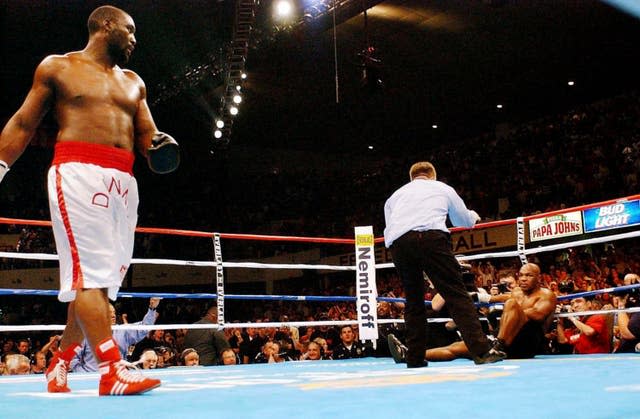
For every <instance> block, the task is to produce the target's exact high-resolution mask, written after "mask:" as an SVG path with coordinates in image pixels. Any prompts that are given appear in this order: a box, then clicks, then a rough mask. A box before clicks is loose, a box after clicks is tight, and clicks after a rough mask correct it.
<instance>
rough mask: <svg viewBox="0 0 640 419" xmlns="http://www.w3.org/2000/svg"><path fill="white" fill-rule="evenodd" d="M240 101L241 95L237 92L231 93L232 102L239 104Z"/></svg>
mask: <svg viewBox="0 0 640 419" xmlns="http://www.w3.org/2000/svg"><path fill="white" fill-rule="evenodd" d="M240 102H242V96H240V95H239V94H235V95H233V103H235V104H236V105H237V104H240Z"/></svg>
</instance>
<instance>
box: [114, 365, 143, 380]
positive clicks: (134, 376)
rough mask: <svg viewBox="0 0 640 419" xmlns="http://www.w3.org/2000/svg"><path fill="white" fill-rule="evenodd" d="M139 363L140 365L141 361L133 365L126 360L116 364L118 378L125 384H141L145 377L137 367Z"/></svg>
mask: <svg viewBox="0 0 640 419" xmlns="http://www.w3.org/2000/svg"><path fill="white" fill-rule="evenodd" d="M138 363H140V361H138V362H134V363H131V362H127V361H125V360H124V359H121V360H120V361H118V362H116V364H115V365H114V367H115V368H116V376H117V377H118V380H120V381H122V382H124V383H139V382H140V381H143V380H144V376H143V375H142V372H140V369H139V368H138V366H137V364H138Z"/></svg>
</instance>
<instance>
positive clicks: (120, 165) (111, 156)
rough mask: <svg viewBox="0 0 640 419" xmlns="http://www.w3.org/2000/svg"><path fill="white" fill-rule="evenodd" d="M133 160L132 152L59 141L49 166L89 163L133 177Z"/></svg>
mask: <svg viewBox="0 0 640 419" xmlns="http://www.w3.org/2000/svg"><path fill="white" fill-rule="evenodd" d="M134 159H135V155H134V154H133V152H132V151H129V150H124V149H122V148H117V147H112V146H108V145H103V144H94V143H87V142H83V141H59V142H57V143H56V147H55V153H54V155H53V162H52V163H51V165H56V164H61V163H89V164H95V165H97V166H101V167H105V168H109V169H116V170H120V171H121V172H126V173H129V174H130V175H133V160H134Z"/></svg>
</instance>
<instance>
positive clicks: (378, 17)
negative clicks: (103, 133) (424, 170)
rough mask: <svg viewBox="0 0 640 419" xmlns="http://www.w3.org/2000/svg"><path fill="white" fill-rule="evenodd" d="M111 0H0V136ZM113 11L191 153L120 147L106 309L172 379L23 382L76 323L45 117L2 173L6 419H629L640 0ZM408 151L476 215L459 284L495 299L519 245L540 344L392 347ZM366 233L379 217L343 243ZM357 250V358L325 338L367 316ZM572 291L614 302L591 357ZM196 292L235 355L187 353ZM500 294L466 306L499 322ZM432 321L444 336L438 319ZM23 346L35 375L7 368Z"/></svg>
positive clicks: (594, 303)
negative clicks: (530, 276) (431, 355)
mask: <svg viewBox="0 0 640 419" xmlns="http://www.w3.org/2000/svg"><path fill="white" fill-rule="evenodd" d="M103 4H104V2H98V1H93V0H87V1H80V0H65V1H53V0H49V1H45V0H25V1H10V0H0V31H1V32H0V33H1V38H0V44H1V45H2V48H1V49H0V54H1V58H0V59H1V62H2V65H1V66H0V91H1V93H2V101H0V122H2V126H4V125H5V124H6V122H7V121H8V120H9V118H11V116H12V115H13V114H14V113H15V112H16V110H17V109H18V108H19V107H20V105H21V104H22V102H23V100H24V98H25V96H26V94H27V92H28V91H29V88H30V86H31V83H32V80H33V72H34V70H35V68H36V67H37V65H38V64H39V63H40V62H41V61H42V60H43V59H44V58H45V57H46V56H48V55H50V54H63V53H66V52H69V51H76V50H81V49H82V48H84V46H85V44H86V41H87V29H86V20H87V17H88V15H89V14H90V13H91V11H92V10H94V9H95V8H96V7H98V6H100V5H103ZM110 4H112V5H114V6H117V7H120V8H122V9H123V10H125V11H126V12H127V13H129V14H130V15H131V16H132V17H133V19H134V21H135V23H136V28H137V29H136V38H137V46H136V49H135V51H134V53H133V56H132V59H131V61H130V62H129V63H128V65H127V67H128V68H130V69H132V70H134V71H135V72H136V73H137V74H139V75H140V77H141V78H142V79H143V80H144V81H145V84H146V88H147V94H148V103H149V106H150V109H151V112H152V114H153V116H154V119H155V122H156V124H157V125H158V127H159V129H161V130H162V131H165V132H168V133H170V134H171V135H173V136H174V137H175V138H176V140H177V141H178V142H179V143H180V146H181V153H182V163H181V165H180V167H179V168H178V170H177V171H176V172H174V173H171V174H167V175H157V174H154V173H152V172H151V171H150V170H149V169H148V167H147V165H146V162H145V160H144V159H143V158H142V157H140V156H138V158H137V160H136V163H135V166H134V173H135V175H136V178H137V179H138V183H139V185H140V206H139V211H138V212H139V219H138V226H139V229H138V231H137V234H136V242H135V250H134V261H133V264H132V265H131V267H130V269H129V271H128V273H127V274H126V277H125V279H124V282H123V287H122V289H121V295H120V298H118V300H117V301H115V302H114V307H115V310H116V313H117V323H118V326H116V328H122V329H132V330H142V331H144V333H146V332H148V334H147V336H146V337H144V340H142V338H141V343H142V342H144V343H143V346H144V345H146V348H151V349H153V352H155V354H156V356H157V357H158V359H159V360H158V364H157V366H156V367H157V368H155V369H152V370H151V371H149V370H146V369H145V368H146V367H147V366H148V365H147V364H145V363H142V362H141V363H140V364H139V366H140V368H141V369H142V374H145V375H149V376H153V377H158V378H161V379H162V380H163V384H162V386H161V387H160V388H158V389H157V390H154V391H152V392H150V393H147V394H145V395H143V396H139V397H132V398H124V400H123V399H122V398H100V397H98V394H97V391H96V386H95V384H96V383H97V381H98V374H97V373H90V372H73V373H70V374H69V384H70V387H71V388H72V390H73V391H72V392H71V393H69V394H48V393H47V392H46V383H45V379H44V377H43V376H42V374H40V375H38V373H41V372H42V368H41V365H40V364H39V362H44V363H45V365H46V362H48V361H49V360H50V359H51V355H52V351H53V350H54V348H55V344H56V342H57V338H56V336H58V335H59V334H60V333H61V331H62V329H63V325H64V323H65V318H66V306H65V305H64V304H62V303H60V302H59V301H58V300H57V299H56V295H57V289H58V263H57V256H56V249H55V244H54V241H53V236H52V232H51V228H50V224H49V223H48V220H49V206H48V201H47V190H46V181H45V179H46V173H47V170H48V168H49V165H50V163H51V159H52V156H53V144H54V142H55V132H56V122H55V120H54V119H53V118H52V117H51V116H50V115H48V116H47V117H45V119H44V120H43V121H42V123H41V125H40V127H39V128H38V131H37V133H36V135H35V136H34V138H33V139H32V141H31V143H30V145H29V146H28V147H27V149H26V150H25V152H24V154H23V155H22V157H21V158H20V159H19V160H18V161H17V162H16V163H15V164H14V165H13V166H12V168H11V171H10V172H8V174H7V175H6V176H5V178H4V180H3V181H2V183H1V184H0V343H1V344H2V346H1V347H0V354H1V356H2V359H1V360H0V374H1V375H2V376H0V400H2V403H1V404H0V417H5V416H6V417H9V416H10V415H11V416H15V415H22V416H24V417H44V416H49V415H54V416H61V415H64V416H65V417H79V418H80V417H87V416H89V415H94V416H96V417H100V418H102V417H105V418H106V417H109V418H111V417H139V416H141V415H143V414H146V413H149V412H153V415H154V416H156V417H187V416H189V417H194V418H199V417H205V416H211V415H222V416H225V417H239V418H244V417H277V416H279V417H281V416H283V415H287V416H290V415H294V416H298V415H304V416H306V417H330V416H331V417H358V418H360V417H362V418H368V417H385V416H406V417H432V416H433V417H435V416H443V417H460V418H467V417H478V418H481V417H482V418H484V417H487V418H489V417H491V418H495V417H499V418H500V417H509V418H511V417H515V418H547V417H549V418H550V417H560V416H568V415H575V414H576V412H579V415H580V416H581V417H584V418H634V417H640V409H639V408H638V407H637V399H638V393H639V391H640V378H638V377H640V357H639V356H640V355H638V352H639V351H640V347H639V346H637V343H638V339H639V338H640V330H637V329H634V327H636V328H637V327H638V317H639V316H640V314H638V311H639V309H638V308H637V305H638V293H639V290H640V281H639V280H638V275H637V274H640V253H639V251H640V241H639V240H638V236H640V229H639V228H638V226H639V225H640V195H639V194H640V188H639V186H638V176H639V173H640V78H639V77H638V68H639V66H638V64H640V58H639V55H638V41H639V40H640V5H639V4H638V2H637V1H634V0H602V1H601V0H580V1H571V0H552V1H551V0H550V1H546V0H476V1H472V0H386V1H380V0H291V1H286V0H264V1H258V0H237V1H233V0H188V1H177V0H138V1H112V2H110ZM285 12H288V14H285ZM423 160H426V161H431V162H432V163H433V164H434V165H435V167H436V168H437V172H438V179H439V180H442V181H444V182H445V183H447V184H449V185H451V186H452V187H453V188H454V189H455V190H456V191H457V192H458V194H459V195H460V196H461V197H462V198H463V199H464V201H465V203H466V204H467V206H468V207H469V208H470V209H474V210H476V211H477V212H478V213H479V214H480V216H481V217H482V220H481V222H480V225H479V226H476V227H475V228H473V229H470V230H469V229H466V230H465V229H453V230H452V239H453V240H452V241H453V251H454V253H455V254H456V255H457V256H458V258H459V259H460V260H461V261H465V262H466V263H467V264H468V265H469V267H468V268H467V269H468V271H469V273H470V274H471V275H472V277H473V278H474V280H475V286H476V287H481V288H484V289H485V290H486V291H487V292H495V293H497V294H500V293H505V292H506V291H507V288H508V281H507V280H506V279H505V278H509V277H510V276H511V277H512V278H515V276H514V275H515V274H516V272H517V271H518V269H519V268H520V266H521V265H522V263H523V262H525V261H529V262H535V263H537V264H538V265H539V266H540V268H541V276H540V281H541V286H543V287H546V288H549V289H551V290H552V291H553V292H554V293H555V294H556V295H557V297H558V307H557V313H556V316H555V321H554V324H553V325H551V326H550V328H549V330H547V334H546V335H545V339H546V340H545V343H544V348H541V350H540V354H539V355H537V356H536V357H535V358H534V359H529V360H510V359H509V360H505V361H503V362H500V363H496V364H491V365H486V366H485V365H474V363H473V362H472V361H469V360H467V359H457V360H454V361H450V362H431V363H430V364H429V367H428V368H421V369H417V370H416V369H412V370H409V369H407V368H405V365H402V364H399V365H396V364H395V363H394V361H393V359H392V358H391V355H390V352H389V349H388V348H387V340H386V336H387V335H388V334H389V333H391V332H393V333H395V334H397V335H398V336H400V337H402V336H403V327H404V326H403V320H402V318H403V312H402V308H403V305H402V302H403V301H404V300H403V297H404V293H403V289H402V285H401V282H400V279H399V277H398V275H397V273H396V270H395V269H394V268H393V264H392V260H391V255H390V252H389V250H388V249H386V248H385V247H384V243H383V242H382V235H383V230H384V227H385V223H384V213H383V206H384V203H385V201H386V199H387V198H388V197H389V196H390V195H391V194H392V193H393V192H394V191H395V190H396V189H398V188H399V187H400V186H401V185H403V184H405V183H406V182H407V181H408V171H409V167H410V166H411V164H412V163H414V162H416V161H423ZM358 226H372V230H371V232H372V234H370V235H365V236H366V237H365V236H362V235H360V234H359V235H354V228H355V227H358ZM363 237H365V239H363ZM362 240H364V241H362ZM365 242H366V243H368V244H370V245H371V246H373V248H372V249H373V252H372V254H373V255H375V264H374V265H375V267H372V269H373V271H372V272H373V273H371V274H370V276H369V278H375V281H371V286H372V287H373V288H375V292H376V293H377V296H378V303H377V321H378V327H377V329H378V330H377V332H378V338H377V340H376V339H372V341H368V342H367V343H365V345H364V348H365V349H364V350H363V352H362V354H361V355H362V357H360V358H359V359H345V360H338V359H332V358H337V356H332V354H333V353H335V352H334V351H335V350H336V347H337V346H336V345H338V344H339V343H340V337H339V336H340V328H341V327H342V326H345V325H353V329H354V333H356V334H357V333H358V332H359V331H358V328H357V325H358V318H360V316H359V314H362V313H361V312H360V311H359V307H358V306H357V304H356V296H358V295H360V294H359V292H360V290H359V289H358V284H357V282H356V281H357V277H356V272H355V271H356V269H357V266H358V265H357V262H358V255H357V252H356V251H355V249H354V244H355V243H358V244H362V243H365ZM368 244H367V245H368ZM366 291H367V292H372V290H371V289H368V290H366ZM433 294H434V292H433V289H429V291H428V292H427V293H426V294H425V300H427V301H428V302H427V304H430V303H429V301H430V300H431V298H432V297H433ZM152 297H161V298H162V299H161V301H160V303H159V306H158V309H157V313H158V314H159V315H158V317H157V319H155V324H150V325H148V327H144V326H135V325H131V323H134V322H138V321H141V320H143V318H144V316H145V313H147V309H148V305H149V298H152ZM580 297H585V298H586V299H587V300H589V303H590V308H589V311H586V312H583V314H581V316H583V317H581V318H583V319H588V318H589V316H604V318H605V320H606V325H607V329H606V336H605V338H604V339H605V341H606V342H608V345H609V350H607V351H600V352H599V353H589V354H584V353H582V354H578V353H575V352H576V351H575V350H574V348H573V347H572V346H571V345H570V344H568V343H566V342H564V341H563V340H562V339H559V338H558V333H559V332H558V327H557V324H558V323H559V322H561V323H562V324H564V323H567V322H569V318H573V313H570V311H571V310H572V309H571V308H570V307H571V301H573V300H574V299H576V298H580ZM216 303H217V304H216ZM212 304H214V305H215V306H217V310H216V320H215V321H214V324H213V325H212V326H211V327H215V326H216V324H217V327H219V332H220V335H224V340H225V341H226V342H227V344H229V345H230V346H231V347H232V348H235V349H236V351H235V352H236V356H237V361H238V363H240V364H243V365H235V366H223V365H212V366H195V367H187V366H185V365H184V362H185V361H184V359H183V358H184V357H183V356H181V355H182V354H184V350H185V349H188V348H187V347H185V346H184V339H185V334H187V333H188V331H189V330H190V329H193V328H194V325H193V323H195V322H196V321H198V320H199V319H201V318H202V316H203V315H204V313H205V312H206V310H207V308H209V307H210V306H211V305H212ZM502 308H503V307H502V306H501V305H490V306H484V307H480V308H479V312H480V314H481V316H482V317H485V318H486V319H488V320H487V324H488V325H489V326H488V327H489V328H490V329H489V331H488V332H489V334H496V333H497V327H498V325H499V317H500V313H501V310H502ZM429 315H430V320H429V336H430V341H429V345H430V347H435V346H438V345H439V344H440V343H442V342H445V341H446V339H450V338H451V335H450V333H454V334H455V332H452V329H451V327H450V326H451V325H450V324H449V323H447V320H448V319H447V316H444V318H442V317H443V316H439V315H438V314H437V313H436V312H432V311H429ZM622 318H625V319H629V326H627V324H626V321H625V320H623V321H622V323H621V322H620V319H622ZM585 321H586V320H585ZM568 326H570V324H568ZM136 328H137V329H136ZM634 331H635V334H634ZM561 333H563V332H561ZM238 336H240V338H238ZM242 339H246V340H247V341H249V340H251V341H253V340H254V339H257V340H256V341H257V342H261V344H264V345H265V347H266V346H267V344H272V343H274V342H275V343H276V344H277V345H278V347H280V350H281V353H279V354H277V355H278V356H276V357H275V358H274V357H271V358H269V357H268V356H267V358H268V361H275V362H279V360H280V359H282V360H284V359H286V360H287V361H286V362H282V363H279V365H271V364H272V362H266V360H265V359H263V360H264V361H265V365H256V364H258V363H259V362H258V360H259V359H260V357H258V358H256V355H258V354H260V353H262V352H263V351H266V349H265V347H263V346H262V345H259V346H257V350H256V351H254V352H251V351H246V350H245V349H246V347H244V346H243V345H242V343H241V342H239V340H240V341H242ZM318 339H320V340H319V341H318ZM314 340H315V341H316V342H319V345H320V346H321V347H322V348H321V352H322V354H321V357H322V360H319V361H317V362H313V361H311V360H310V359H313V356H312V355H309V353H308V350H309V344H310V342H311V341H314ZM25 342H26V343H25ZM52 345H53V346H52ZM634 345H635V346H634ZM21 346H22V348H21ZM143 346H140V344H138V345H135V347H134V345H131V348H130V349H131V351H130V353H129V354H128V356H129V361H132V362H136V361H138V358H139V355H140V353H141V352H142V351H143V350H144V349H145V347H143ZM24 348H26V349H24ZM19 354H24V355H25V356H26V357H27V358H28V360H29V364H28V365H23V366H22V368H17V369H16V368H14V367H15V366H16V365H18V364H16V363H15V362H14V360H15V359H18V358H13V360H11V361H10V359H9V358H11V357H15V356H17V355H19ZM310 357H311V358H310ZM39 358H42V359H43V361H38V359H39ZM263 358H264V356H263ZM244 364H246V365H244ZM267 364H268V365H267ZM27 372H28V374H27ZM19 373H20V374H19Z"/></svg>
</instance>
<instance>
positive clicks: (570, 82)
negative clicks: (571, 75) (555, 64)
mask: <svg viewBox="0 0 640 419" xmlns="http://www.w3.org/2000/svg"><path fill="white" fill-rule="evenodd" d="M567 84H568V85H569V86H573V85H575V84H576V83H575V82H574V81H573V80H569V81H568V82H567Z"/></svg>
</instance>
